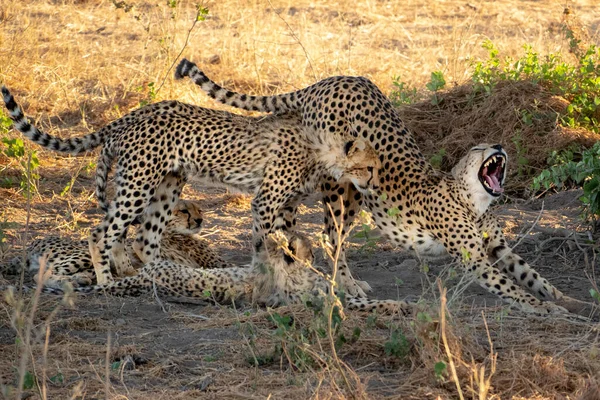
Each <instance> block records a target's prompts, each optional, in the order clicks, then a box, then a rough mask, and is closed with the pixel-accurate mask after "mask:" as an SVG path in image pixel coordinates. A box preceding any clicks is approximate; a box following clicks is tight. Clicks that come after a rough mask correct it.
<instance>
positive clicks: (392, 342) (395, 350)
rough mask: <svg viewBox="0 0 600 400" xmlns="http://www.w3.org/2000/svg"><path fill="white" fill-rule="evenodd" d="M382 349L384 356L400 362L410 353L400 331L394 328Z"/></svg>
mask: <svg viewBox="0 0 600 400" xmlns="http://www.w3.org/2000/svg"><path fill="white" fill-rule="evenodd" d="M383 349H384V351H385V354H386V355H388V356H391V357H396V358H398V359H401V360H402V359H405V358H406V357H407V356H408V354H409V352H410V343H409V342H408V339H407V338H406V336H404V334H403V333H402V331H401V330H400V329H398V328H394V329H392V333H391V335H390V338H389V339H388V340H387V341H386V342H385V343H384V345H383Z"/></svg>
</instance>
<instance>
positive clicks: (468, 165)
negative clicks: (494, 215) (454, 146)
mask: <svg viewBox="0 0 600 400" xmlns="http://www.w3.org/2000/svg"><path fill="white" fill-rule="evenodd" d="M507 162H508V155H507V154H506V151H504V149H503V148H502V146H501V145H499V144H495V145H490V144H485V143H482V144H479V145H477V146H475V147H473V148H472V149H471V150H469V153H467V155H466V156H464V157H463V158H462V159H461V160H460V161H459V162H458V164H456V166H455V167H454V168H453V169H452V176H453V177H454V179H456V180H457V181H458V182H459V183H460V184H461V189H462V190H463V191H464V192H465V194H466V195H467V196H466V197H467V198H470V199H471V203H472V204H473V206H474V207H475V210H476V212H477V213H478V214H482V213H483V212H484V211H485V210H486V209H487V208H488V206H489V205H490V204H491V202H492V201H494V200H495V199H497V198H498V197H500V195H501V194H502V193H503V192H504V180H505V178H506V165H507Z"/></svg>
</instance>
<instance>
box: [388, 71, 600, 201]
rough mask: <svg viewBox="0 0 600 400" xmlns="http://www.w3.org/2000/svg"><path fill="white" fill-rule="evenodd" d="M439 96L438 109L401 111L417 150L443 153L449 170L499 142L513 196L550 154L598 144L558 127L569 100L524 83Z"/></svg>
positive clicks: (424, 106)
mask: <svg viewBox="0 0 600 400" xmlns="http://www.w3.org/2000/svg"><path fill="white" fill-rule="evenodd" d="M438 97H439V98H441V102H440V103H439V104H437V105H434V104H432V103H431V102H430V101H429V100H426V101H422V102H419V103H417V104H413V105H408V106H403V107H401V108H400V109H399V112H400V114H401V116H402V118H403V120H404V121H405V122H406V124H407V125H408V127H409V129H410V130H411V131H412V132H413V134H414V136H415V138H416V140H417V142H418V145H419V148H421V149H422V150H423V151H424V153H426V154H429V155H434V154H436V153H438V152H439V151H440V149H442V148H443V149H445V151H446V155H445V157H444V159H443V162H442V165H441V167H442V169H444V170H446V171H448V170H450V169H451V168H452V166H454V165H455V164H456V162H457V161H458V160H459V159H460V158H461V157H462V156H463V155H464V154H465V153H466V152H467V150H468V149H469V148H471V147H472V146H475V145H477V144H479V143H484V142H485V143H500V144H502V146H503V147H504V148H505V149H506V150H507V152H508V154H509V159H510V163H509V167H510V170H509V173H510V176H509V177H508V180H507V182H508V183H507V186H508V188H509V189H512V190H513V191H515V190H519V189H523V188H526V187H527V186H528V185H529V183H530V176H531V175H530V173H529V172H530V171H534V172H535V171H539V170H541V169H543V168H545V167H546V165H547V159H548V156H549V155H550V152H551V151H552V150H562V149H566V148H568V147H570V146H576V145H583V146H586V147H589V146H591V145H593V144H594V143H595V142H596V140H597V135H595V134H594V133H592V132H589V131H586V130H583V129H571V128H565V127H562V126H558V125H557V113H558V112H559V111H561V110H563V109H564V108H566V107H567V105H568V104H569V103H568V101H567V100H565V99H564V98H561V97H557V96H554V95H552V94H551V93H549V92H547V91H546V90H544V88H542V87H540V86H539V85H536V84H533V83H531V82H528V81H519V82H507V81H503V82H501V83H499V84H498V85H497V86H496V88H495V89H494V90H493V91H492V93H491V95H486V94H485V93H478V94H476V93H474V90H473V86H472V85H471V84H465V85H460V86H457V87H455V88H453V89H450V90H448V91H446V92H444V93H443V94H439V95H438ZM525 114H526V115H528V116H531V119H525V118H523V115H525Z"/></svg>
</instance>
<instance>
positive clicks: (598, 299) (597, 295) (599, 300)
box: [590, 289, 600, 303]
mask: <svg viewBox="0 0 600 400" xmlns="http://www.w3.org/2000/svg"><path fill="white" fill-rule="evenodd" d="M590 296H592V299H594V300H596V302H597V303H600V293H599V292H598V291H597V290H596V289H590Z"/></svg>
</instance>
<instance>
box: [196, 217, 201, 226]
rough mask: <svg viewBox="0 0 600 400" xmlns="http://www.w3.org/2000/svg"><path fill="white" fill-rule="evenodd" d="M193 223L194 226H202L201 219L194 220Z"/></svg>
mask: <svg viewBox="0 0 600 400" xmlns="http://www.w3.org/2000/svg"><path fill="white" fill-rule="evenodd" d="M194 222H195V223H196V225H198V226H200V225H202V218H196V219H195V220H194Z"/></svg>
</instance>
